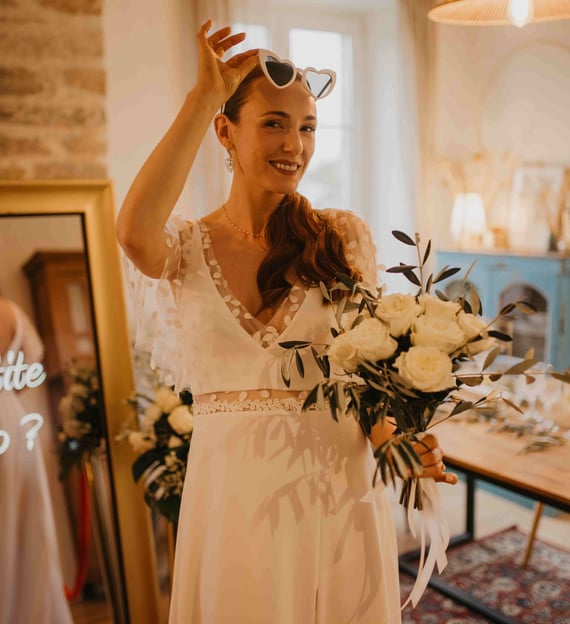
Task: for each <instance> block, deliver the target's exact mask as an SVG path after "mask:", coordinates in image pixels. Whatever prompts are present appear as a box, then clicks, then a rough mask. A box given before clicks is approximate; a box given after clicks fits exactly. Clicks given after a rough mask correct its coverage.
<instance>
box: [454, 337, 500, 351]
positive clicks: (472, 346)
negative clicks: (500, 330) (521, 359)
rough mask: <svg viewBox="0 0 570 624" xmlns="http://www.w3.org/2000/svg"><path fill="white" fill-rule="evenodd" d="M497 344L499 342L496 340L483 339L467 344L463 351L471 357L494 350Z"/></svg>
mask: <svg viewBox="0 0 570 624" xmlns="http://www.w3.org/2000/svg"><path fill="white" fill-rule="evenodd" d="M496 344H497V341H496V340H495V339H494V338H489V337H488V338H482V339H481V340H475V341H474V342H469V343H467V344H466V345H465V347H464V348H463V349H462V351H465V352H466V353H468V354H469V355H477V354H478V353H482V352H483V351H488V350H489V349H492V348H493V347H494V346H496Z"/></svg>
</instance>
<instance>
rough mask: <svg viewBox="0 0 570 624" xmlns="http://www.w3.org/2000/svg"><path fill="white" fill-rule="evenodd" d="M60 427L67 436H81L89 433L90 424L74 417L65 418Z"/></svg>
mask: <svg viewBox="0 0 570 624" xmlns="http://www.w3.org/2000/svg"><path fill="white" fill-rule="evenodd" d="M61 428H62V429H63V433H65V435H66V436H67V437H68V438H81V437H83V436H84V435H85V434H86V433H89V430H90V429H91V426H90V425H89V424H88V423H84V422H81V421H79V420H75V418H67V419H66V420H63V421H62V423H61Z"/></svg>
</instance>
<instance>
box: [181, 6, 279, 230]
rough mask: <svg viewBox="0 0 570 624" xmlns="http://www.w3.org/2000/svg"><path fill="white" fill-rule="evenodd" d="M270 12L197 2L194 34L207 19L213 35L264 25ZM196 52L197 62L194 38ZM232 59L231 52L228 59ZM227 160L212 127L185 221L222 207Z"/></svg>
mask: <svg viewBox="0 0 570 624" xmlns="http://www.w3.org/2000/svg"><path fill="white" fill-rule="evenodd" d="M270 10H271V1H270V0H269V1H266V2H263V3H260V2H256V1H255V0H196V2H195V3H194V13H193V24H192V26H193V32H194V33H196V32H198V29H199V28H200V26H201V24H203V23H204V22H205V21H206V20H207V19H211V20H212V21H213V26H212V28H211V30H210V32H213V31H214V30H216V29H218V28H221V27H223V26H227V25H230V26H231V25H232V24H233V23H235V22H250V21H251V22H254V23H264V22H266V21H267V20H266V16H267V15H268V14H269V12H270ZM246 47H250V46H247V45H246ZM193 52H194V54H193V55H194V58H197V47H196V43H195V38H194V39H193ZM230 55H231V52H230V53H229V54H228V56H230ZM194 66H195V63H194ZM226 156H227V154H226V153H225V152H224V150H223V148H222V146H221V145H220V143H219V142H218V139H217V138H216V134H215V132H214V129H213V125H212V126H210V128H209V130H208V132H207V134H206V137H205V138H204V141H203V142H202V145H201V146H200V151H199V153H198V156H197V158H196V161H195V163H194V166H193V168H192V171H191V173H190V176H189V178H188V182H187V185H186V186H187V191H188V196H189V202H190V208H189V209H187V208H185V209H183V210H182V211H181V212H183V213H184V216H185V217H186V218H189V217H201V216H203V215H205V214H207V213H208V212H211V211H212V210H214V209H215V208H217V207H218V206H220V205H221V204H222V203H223V202H224V200H225V199H226V197H227V195H228V192H229V188H230V184H231V175H230V173H229V172H228V171H227V170H226V168H225V166H224V160H225V158H226Z"/></svg>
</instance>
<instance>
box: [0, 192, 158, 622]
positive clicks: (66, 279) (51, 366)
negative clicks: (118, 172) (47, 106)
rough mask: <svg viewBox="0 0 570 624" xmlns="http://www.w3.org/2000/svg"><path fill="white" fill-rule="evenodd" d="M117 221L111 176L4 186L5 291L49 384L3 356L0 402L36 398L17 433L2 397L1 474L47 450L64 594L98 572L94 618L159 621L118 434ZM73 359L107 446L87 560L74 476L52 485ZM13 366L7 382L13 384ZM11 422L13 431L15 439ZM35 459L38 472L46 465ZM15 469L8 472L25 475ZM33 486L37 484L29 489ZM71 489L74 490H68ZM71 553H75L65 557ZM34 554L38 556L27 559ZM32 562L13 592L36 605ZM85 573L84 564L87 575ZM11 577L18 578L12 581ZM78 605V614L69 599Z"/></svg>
mask: <svg viewBox="0 0 570 624" xmlns="http://www.w3.org/2000/svg"><path fill="white" fill-rule="evenodd" d="M114 222H115V211H114V203H113V192H112V186H111V183H110V182H109V181H106V180H101V181H98V180H95V181H13V182H12V181H2V182H0V250H1V251H0V260H1V262H0V296H1V297H2V300H4V301H9V302H11V303H10V304H8V305H9V306H12V308H14V309H16V308H17V309H18V310H20V311H21V312H22V317H23V318H24V317H25V318H26V319H29V321H31V323H32V326H33V329H35V331H36V332H37V335H38V336H39V338H40V341H41V344H42V345H43V349H42V351H43V355H42V356H41V357H42V360H41V363H40V362H37V364H38V366H40V367H43V369H41V368H38V369H37V370H42V371H43V372H42V375H43V377H42V378H41V379H42V381H43V380H44V379H45V382H44V383H42V384H41V386H42V387H41V388H40V387H39V384H38V383H35V384H34V379H35V381H38V378H39V373H38V375H36V377H35V378H34V377H33V375H31V374H30V375H28V376H27V377H25V375H24V374H23V373H21V371H22V370H24V368H25V367H26V366H27V367H28V368H29V369H30V370H31V366H30V364H31V363H30V362H27V363H26V364H22V363H20V369H21V370H20V373H18V372H17V367H18V361H17V354H16V352H15V351H14V352H13V354H12V355H7V354H10V353H11V352H10V351H5V352H4V353H2V359H1V360H0V381H1V382H2V383H0V395H3V396H0V398H7V397H8V395H10V398H11V400H12V397H17V398H18V401H19V402H20V403H22V402H23V401H24V399H26V392H30V391H31V389H32V387H33V386H35V387H34V388H33V389H34V392H35V394H34V393H32V394H33V396H32V398H31V399H30V397H28V398H27V400H28V402H29V403H30V402H31V405H32V408H30V407H27V410H28V411H29V412H30V414H33V415H34V416H35V417H36V418H37V422H36V421H33V422H31V421H29V420H28V422H27V424H26V426H22V425H23V424H24V420H22V419H21V420H20V423H19V425H20V426H15V424H14V422H13V420H14V419H13V418H12V421H10V418H11V415H10V414H9V413H7V411H9V410H8V409H7V408H6V407H5V406H6V405H7V404H6V403H2V402H1V401H0V462H3V465H2V464H0V471H2V470H3V469H4V473H5V474H8V473H9V472H10V471H9V470H6V469H7V468H9V467H13V466H14V465H15V463H16V462H17V461H20V460H21V459H22V458H25V459H26V462H27V463H28V464H29V463H30V462H31V461H32V460H31V458H32V457H35V456H34V455H33V453H32V451H33V452H35V451H37V449H38V447H39V448H42V449H43V455H42V457H43V462H44V465H45V471H44V472H42V477H41V479H44V478H45V479H46V480H47V481H46V483H47V486H46V491H49V492H50V496H51V497H52V498H51V503H49V504H48V506H49V505H51V508H52V510H53V515H54V518H53V526H55V528H56V533H57V536H56V541H57V552H58V554H59V557H56V558H58V559H59V561H58V562H57V564H56V563H55V562H52V564H53V565H51V567H50V569H51V571H53V570H54V567H53V566H56V565H59V566H60V568H61V577H62V578H63V580H64V583H65V588H66V593H68V598H69V594H70V593H73V587H72V586H73V585H75V586H77V584H78V583H79V584H80V585H81V575H82V574H83V577H84V578H83V580H85V578H86V577H87V578H88V577H89V574H91V575H92V576H93V577H94V578H95V579H96V580H95V582H94V584H95V585H97V584H99V586H100V587H96V588H95V590H97V589H99V590H101V591H99V594H102V596H100V598H101V599H102V601H103V602H104V603H105V607H104V609H103V611H100V613H101V616H100V619H89V620H88V621H93V622H95V621H96V622H98V623H99V622H101V623H103V622H105V623H107V622H109V624H110V623H113V624H123V623H124V624H146V623H148V624H156V622H158V621H159V620H160V616H159V593H158V583H157V578H156V561H155V554H154V547H153V541H152V540H153V537H152V529H151V522H150V516H149V512H148V508H147V507H146V506H145V503H144V500H143V496H142V493H141V491H140V490H139V488H138V487H137V486H136V485H135V484H134V482H133V478H132V474H131V464H132V461H133V456H132V454H131V451H130V450H129V448H128V445H127V446H125V445H124V443H121V442H120V441H119V440H118V439H117V438H118V437H119V435H120V433H121V428H122V427H123V425H124V423H125V422H126V421H127V420H128V419H129V417H130V416H131V415H132V414H131V412H130V408H129V406H128V405H127V403H126V401H125V399H126V398H127V397H128V396H129V395H130V393H131V392H132V389H133V387H134V382H133V372H132V365H131V351H130V349H131V346H130V340H129V332H128V322H127V315H126V309H125V298H124V292H123V280H122V277H121V274H122V273H121V263H120V256H119V249H118V245H117V242H116V238H115V229H114ZM0 301H1V300H0ZM30 331H32V330H30ZM8 344H10V343H8ZM0 353H1V350H0ZM9 357H10V358H11V360H10V359H8V358H9ZM22 358H23V356H22ZM70 361H72V362H73V363H74V364H73V365H74V366H75V365H77V366H79V367H81V368H82V369H87V368H89V367H91V369H92V371H93V373H94V376H95V377H96V379H97V383H96V384H94V387H95V388H96V395H97V397H99V399H98V400H99V403H97V410H98V412H97V413H99V414H100V417H101V419H102V423H103V425H102V431H103V433H102V440H103V443H102V446H103V447H104V448H103V450H102V451H100V450H99V451H98V457H97V461H94V462H93V463H92V464H90V465H89V474H87V476H86V477H85V483H87V487H88V492H87V493H89V492H91V499H90V502H91V505H90V510H88V516H89V521H90V523H91V524H90V531H91V534H92V535H94V537H95V539H94V540H92V542H95V543H94V544H92V546H91V551H92V552H91V554H89V553H88V552H83V554H81V548H80V547H79V546H78V543H77V542H78V534H80V536H79V541H81V540H82V539H83V541H84V542H85V535H83V537H81V529H80V528H78V527H77V526H76V525H77V524H78V518H83V519H85V510H84V504H83V503H84V500H83V498H81V496H83V495H78V494H77V491H76V489H77V483H78V482H77V479H76V482H75V483H72V484H71V486H70V484H69V483H68V484H67V486H66V484H65V483H63V482H62V481H61V480H60V479H58V478H57V472H58V471H59V470H60V469H61V464H60V461H61V460H60V458H58V457H57V456H56V451H55V449H56V448H57V444H58V440H59V441H60V442H61V440H62V436H64V437H65V434H64V432H61V431H60V432H59V434H58V429H60V428H61V409H62V408H61V400H62V396H66V395H65V392H66V388H67V390H68V389H69V388H68V385H69V384H67V386H66V381H65V380H66V379H67V378H66V375H67V376H68V377H69V370H68V367H69V366H70ZM22 362H23V360H22ZM10 367H11V371H12V372H11V373H10V374H11V375H12V377H10V378H9V376H8V373H7V371H8V372H9V369H10ZM36 372H37V371H36ZM18 375H20V377H21V378H22V379H24V380H26V379H27V380H28V381H30V383H29V384H28V385H29V387H26V388H23V389H22V388H19V387H15V385H16V386H17V383H16V384H15V382H14V379H16V378H17V376H18ZM10 379H11V381H10ZM20 381H21V380H20ZM24 385H25V384H24ZM40 390H42V391H43V395H42V394H41V392H39V391H40ZM40 395H41V396H40ZM3 406H4V414H2V410H3ZM58 412H59V413H58ZM40 420H41V421H42V424H41V425H40ZM30 422H31V425H30ZM8 425H10V426H11V427H12V428H11V429H10V434H9V433H8V429H9V426H8ZM32 426H34V427H35V430H34V436H32V435H31V433H30V430H31V429H32ZM22 445H27V446H22ZM19 449H23V450H19ZM34 461H35V460H34ZM36 463H37V464H38V466H39V464H40V463H41V462H39V463H38V462H36ZM54 464H55V467H54ZM34 469H35V468H34ZM17 470H20V468H19V467H18V468H17ZM17 470H16V469H15V470H14V472H13V474H21V473H20V472H17ZM42 471H43V468H42ZM54 471H55V474H56V476H55V479H54ZM38 474H39V473H38ZM46 475H47V476H46ZM0 476H1V475H0ZM82 478H83V477H82ZM37 481H38V479H35V480H34V481H33V484H34V485H33V487H34V488H35V487H36V485H37ZM81 482H82V481H81V479H79V483H80V484H81ZM19 483H20V482H19V481H15V480H13V481H12V489H13V490H18V491H19V490H21V489H22V488H25V487H26V486H25V483H24V482H23V481H22V488H20V486H19ZM1 487H2V483H1V482H0V488H1ZM66 487H67V488H68V490H69V489H71V494H70V492H69V491H66ZM5 491H6V492H7V491H8V490H5ZM74 491H75V496H76V499H75V502H74V500H73V499H74V494H73V492H74ZM54 492H55V493H54ZM83 494H85V492H83ZM15 495H17V496H19V493H18V492H16V494H15ZM93 497H95V500H93ZM29 498H30V501H32V502H31V503H30V504H29V505H28V509H27V510H26V512H25V513H26V514H27V517H29V518H30V524H29V526H30V527H32V528H31V529H30V531H34V533H35V532H36V531H35V529H34V528H33V527H34V525H33V522H34V521H36V519H37V517H38V516H40V515H42V514H44V510H43V508H42V512H41V514H39V513H34V508H33V507H34V503H33V501H34V500H36V499H37V496H36V494H32V493H30V497H29ZM0 500H1V494H0ZM78 500H79V502H78ZM81 501H83V502H81ZM2 502H3V504H2V506H1V507H0V532H2V533H3V534H4V535H3V538H4V539H5V540H11V544H12V552H13V558H14V559H13V560H14V562H20V561H21V559H22V554H21V553H23V552H24V550H23V549H24V548H26V546H27V547H28V550H29V543H30V542H28V543H27V544H24V543H22V544H17V543H15V542H17V540H18V539H20V538H21V539H22V540H27V539H28V537H29V536H26V535H25V534H23V535H22V530H21V526H22V523H21V517H20V519H19V520H18V519H17V518H15V517H14V518H12V517H11V516H14V515H17V514H18V513H20V514H21V513H22V510H21V509H20V510H18V508H17V505H11V504H10V501H2ZM5 503H6V504H5ZM74 505H75V509H74ZM16 520H17V521H18V522H19V523H20V532H19V534H20V537H14V536H10V535H9V529H10V527H13V526H15V525H16ZM50 522H51V521H50ZM79 524H81V522H79ZM74 525H75V526H74ZM26 526H28V525H26ZM38 527H39V525H38ZM42 530H43V529H41V528H38V531H37V533H38V535H40V536H41V531H42ZM83 532H84V533H85V528H84V527H83ZM14 535H15V533H14ZM19 549H20V550H19ZM68 549H71V550H72V551H73V550H74V549H75V551H74V552H71V553H70V552H69V551H68ZM33 556H34V553H31V558H30V561H32V560H33ZM42 556H43V555H42ZM3 558H4V561H2V559H3ZM81 558H83V560H82V561H81V562H79V561H78V560H79V559H81ZM36 563H37V567H36V569H34V570H29V577H28V578H29V586H27V587H26V588H21V587H17V586H16V587H15V588H11V589H10V591H13V590H14V592H15V594H18V593H19V595H20V596H25V595H26V594H29V595H34V596H35V600H36V601H37V600H38V597H37V593H34V588H33V579H34V577H36V576H37V577H41V576H42V569H41V565H42V557H39V556H38V557H36ZM80 563H81V565H80ZM9 565H11V562H10V561H9V559H8V555H6V554H5V553H0V569H2V568H3V566H9ZM16 565H17V564H16ZM66 566H67V568H68V569H67V570H66ZM90 566H91V568H94V569H90ZM78 567H82V572H81V573H78ZM50 573H51V572H50ZM10 578H12V579H14V580H15V579H17V578H18V577H17V576H12V575H10ZM40 580H42V579H41V578H40ZM16 582H18V583H22V581H16ZM44 584H45V581H44ZM6 585H9V584H7V583H6ZM75 589H77V587H75ZM94 595H95V596H96V595H97V591H95V592H94ZM71 606H72V611H73V604H72V605H71ZM14 608H15V607H14ZM10 617H12V616H8V620H2V618H1V617H0V621H16V620H14V619H12V620H10ZM72 617H73V620H72V621H73V622H76V621H79V617H77V618H75V617H74V616H72ZM17 621H23V620H21V619H18V620H17ZM34 621H39V620H34ZM42 621H46V622H47V621H48V620H42ZM49 621H56V620H54V619H52V620H49ZM57 621H58V622H60V620H59V619H58V620H57ZM61 621H63V620H61ZM82 621H83V620H82ZM84 621H87V620H84Z"/></svg>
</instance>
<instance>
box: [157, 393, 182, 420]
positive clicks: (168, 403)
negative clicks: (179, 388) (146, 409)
mask: <svg viewBox="0 0 570 624" xmlns="http://www.w3.org/2000/svg"><path fill="white" fill-rule="evenodd" d="M154 402H155V403H156V404H157V405H158V407H159V409H160V410H161V411H162V412H165V413H167V414H169V413H170V412H171V411H172V410H173V409H174V408H175V407H176V406H177V405H180V400H179V398H178V395H177V394H176V393H175V392H174V391H173V390H171V389H170V388H167V387H166V386H160V387H159V388H158V389H157V391H156V393H155V395H154Z"/></svg>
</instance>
